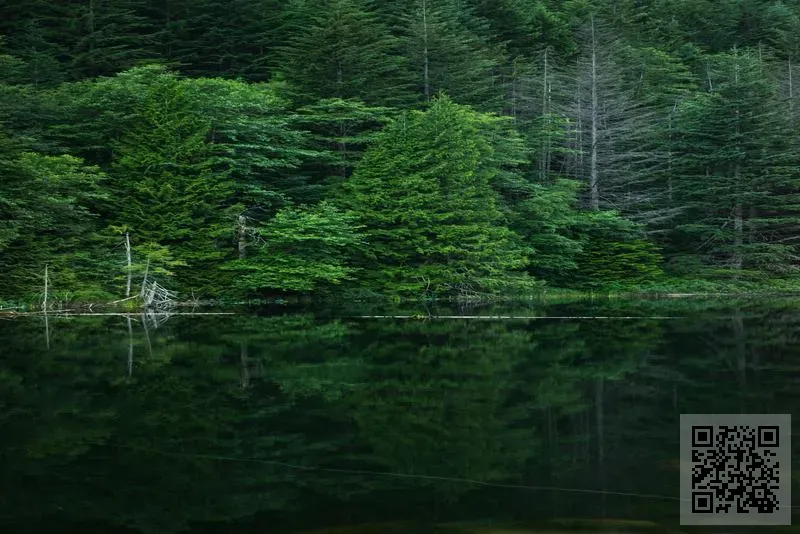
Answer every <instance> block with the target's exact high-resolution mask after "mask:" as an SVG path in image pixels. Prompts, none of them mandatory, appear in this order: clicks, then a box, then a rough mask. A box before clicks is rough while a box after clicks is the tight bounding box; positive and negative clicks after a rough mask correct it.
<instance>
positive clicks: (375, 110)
mask: <svg viewBox="0 0 800 534" xmlns="http://www.w3.org/2000/svg"><path fill="white" fill-rule="evenodd" d="M393 114H394V113H393V110H392V109H391V108H383V107H371V106H366V105H365V104H364V103H362V102H360V101H358V100H342V99H340V98H329V99H324V100H320V101H319V102H316V103H315V104H311V105H309V106H305V107H303V108H301V109H300V110H299V111H298V114H297V116H296V117H295V124H296V126H297V127H298V128H302V129H303V130H308V131H309V132H311V134H312V141H313V143H314V146H315V148H317V150H319V152H320V157H319V158H316V159H315V160H312V161H310V162H309V172H310V173H312V174H314V175H316V176H315V178H316V179H315V182H316V183H317V184H325V185H326V186H330V185H335V184H337V183H340V182H341V181H343V180H345V179H347V177H348V176H350V175H351V174H352V173H353V168H354V167H355V166H356V164H357V163H358V162H359V160H360V159H361V156H362V155H363V153H364V150H365V148H366V147H367V145H368V144H369V143H370V142H372V141H373V140H374V139H375V136H376V134H377V132H378V131H380V129H381V128H382V127H384V126H385V125H386V124H387V123H388V122H389V120H390V117H391V115H393Z"/></svg>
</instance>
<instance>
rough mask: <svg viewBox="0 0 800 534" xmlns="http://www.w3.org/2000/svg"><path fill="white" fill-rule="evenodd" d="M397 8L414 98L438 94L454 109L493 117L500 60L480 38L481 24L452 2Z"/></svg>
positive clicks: (496, 49)
mask: <svg viewBox="0 0 800 534" xmlns="http://www.w3.org/2000/svg"><path fill="white" fill-rule="evenodd" d="M402 6H403V7H404V9H403V11H401V12H400V14H399V16H398V17H397V18H396V20H397V26H398V28H400V30H401V32H402V33H401V36H400V37H401V40H402V50H403V54H404V56H405V57H406V58H407V59H408V68H409V70H408V77H409V80H410V81H411V82H412V84H413V88H414V90H415V91H416V93H417V95H418V97H419V98H420V99H422V101H423V102H427V101H429V100H430V99H431V98H432V97H433V96H434V95H435V94H436V93H437V92H439V91H443V92H446V93H447V94H448V95H450V96H451V98H453V100H454V101H456V102H458V103H460V104H468V105H472V106H474V107H475V108H476V109H479V110H482V111H494V112H499V111H500V110H501V109H502V98H503V92H502V90H501V89H500V88H499V87H498V86H497V85H498V84H499V82H500V78H499V76H500V71H501V66H502V64H503V62H504V60H505V56H504V53H503V50H502V47H500V46H496V45H492V44H491V43H490V42H489V41H488V40H487V39H486V37H485V36H484V35H482V33H484V34H485V32H487V31H488V28H487V24H486V21H485V20H481V19H480V18H478V17H476V16H475V15H474V13H473V12H472V10H470V9H469V8H468V7H467V6H466V5H464V3H462V2H457V1H451V0H413V1H410V2H405V3H403V4H402Z"/></svg>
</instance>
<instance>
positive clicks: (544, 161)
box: [539, 48, 550, 182]
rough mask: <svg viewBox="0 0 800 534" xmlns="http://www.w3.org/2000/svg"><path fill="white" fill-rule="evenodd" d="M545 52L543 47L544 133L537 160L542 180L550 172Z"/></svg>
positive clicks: (546, 50)
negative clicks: (538, 159)
mask: <svg viewBox="0 0 800 534" xmlns="http://www.w3.org/2000/svg"><path fill="white" fill-rule="evenodd" d="M547 52H548V49H547V48H545V50H544V72H543V76H542V124H543V127H544V131H545V135H544V138H543V139H542V144H541V150H540V156H539V157H540V162H539V181H541V182H544V181H545V180H547V176H548V174H549V172H550V119H549V114H550V91H549V83H550V80H549V79H548V74H549V73H548V71H547V67H548V64H547V60H548V57H547Z"/></svg>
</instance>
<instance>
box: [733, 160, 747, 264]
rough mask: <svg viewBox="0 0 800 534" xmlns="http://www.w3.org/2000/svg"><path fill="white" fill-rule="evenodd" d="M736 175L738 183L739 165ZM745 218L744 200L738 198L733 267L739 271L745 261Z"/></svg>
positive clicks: (734, 226)
mask: <svg viewBox="0 0 800 534" xmlns="http://www.w3.org/2000/svg"><path fill="white" fill-rule="evenodd" d="M734 176H735V177H736V181H737V183H738V181H739V180H738V178H739V165H736V170H735V171H734ZM743 230H744V220H743V217H742V201H741V199H739V198H737V199H736V204H735V205H734V207H733V261H732V264H733V268H734V269H736V270H737V271H741V270H742V263H743V255H742V245H743V241H744V240H743V236H744V231H743Z"/></svg>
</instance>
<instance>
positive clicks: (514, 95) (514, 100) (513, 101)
mask: <svg viewBox="0 0 800 534" xmlns="http://www.w3.org/2000/svg"><path fill="white" fill-rule="evenodd" d="M512 65H513V66H512V70H511V120H512V121H513V122H514V123H516V122H517V58H514V62H513V64H512Z"/></svg>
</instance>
